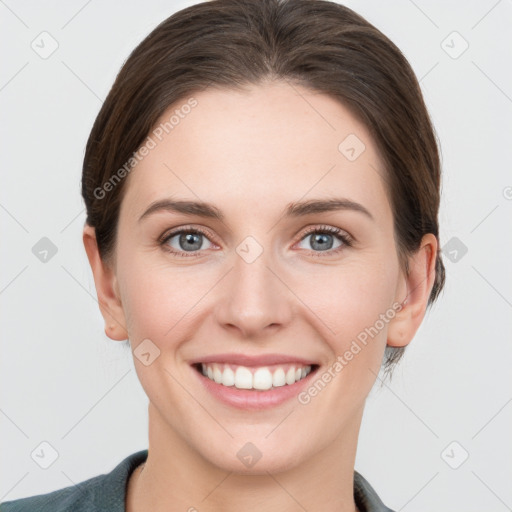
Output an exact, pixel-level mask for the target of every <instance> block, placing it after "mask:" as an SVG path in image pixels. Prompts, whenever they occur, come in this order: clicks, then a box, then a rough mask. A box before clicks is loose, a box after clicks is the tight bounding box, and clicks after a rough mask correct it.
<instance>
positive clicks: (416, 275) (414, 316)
mask: <svg viewBox="0 0 512 512" xmlns="http://www.w3.org/2000/svg"><path fill="white" fill-rule="evenodd" d="M437 245H438V244H437V239H436V237H435V236H434V235H433V234H432V233H428V234H426V235H424V236H423V238H422V240H421V245H420V248H419V249H418V250H417V251H416V252H415V253H414V254H413V255H412V256H411V257H409V258H408V265H409V272H408V275H407V276H405V275H404V276H403V277H402V282H401V284H400V286H399V287H398V293H399V295H398V296H397V297H396V300H397V302H400V303H402V308H401V309H400V310H399V311H398V312H397V314H396V315H395V317H394V318H393V319H392V320H391V321H390V322H389V327H388V342H387V344H388V346H390V347H404V346H406V345H408V344H409V343H410V342H411V341H412V339H413V337H414V335H415V334H416V331H417V330H418V329H419V326H420V325H421V322H422V321H423V318H424V317H425V312H426V310H427V304H428V298H429V296H430V292H431V291H432V287H433V286H434V280H435V275H436V255H437ZM404 297H405V299H404Z"/></svg>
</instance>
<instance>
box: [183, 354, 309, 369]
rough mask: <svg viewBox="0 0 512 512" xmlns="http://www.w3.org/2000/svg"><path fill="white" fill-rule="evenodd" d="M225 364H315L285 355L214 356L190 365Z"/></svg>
mask: <svg viewBox="0 0 512 512" xmlns="http://www.w3.org/2000/svg"><path fill="white" fill-rule="evenodd" d="M199 363H205V364H208V363H226V364H233V365H237V366H271V365H275V364H300V365H304V366H309V365H314V364H316V363H315V362H314V361H311V360H308V359H303V358H300V357H296V356H288V355H285V354H263V355H259V356H249V355H247V354H215V355H209V356H204V357H201V358H197V359H194V360H193V361H191V363H190V364H199Z"/></svg>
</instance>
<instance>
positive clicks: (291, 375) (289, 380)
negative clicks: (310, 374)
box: [208, 366, 295, 385]
mask: <svg viewBox="0 0 512 512" xmlns="http://www.w3.org/2000/svg"><path fill="white" fill-rule="evenodd" d="M208 377H210V375H209V374H208ZM294 382H295V368H294V367H293V366H292V367H291V368H290V369H289V370H288V371H287V372H286V384H288V385H289V384H293V383H294Z"/></svg>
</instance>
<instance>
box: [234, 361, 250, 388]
mask: <svg viewBox="0 0 512 512" xmlns="http://www.w3.org/2000/svg"><path fill="white" fill-rule="evenodd" d="M235 387H237V388H238V389H252V373H251V370H249V369H248V368H245V366H239V367H238V368H237V369H236V372H235Z"/></svg>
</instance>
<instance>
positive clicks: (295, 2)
mask: <svg viewBox="0 0 512 512" xmlns="http://www.w3.org/2000/svg"><path fill="white" fill-rule="evenodd" d="M266 80H286V81H290V82H293V83H294V84H299V85H302V86H304V87H308V88H309V89H311V90H314V91H318V92H321V93H325V94H328V95H330V96H332V97H334V98H336V99H338V100H339V101H340V102H341V103H343V104H344V105H345V106H346V107H347V108H350V110H351V112H352V113H353V114H354V115H355V116H356V117H357V118H358V119H359V120H360V121H361V122H363V123H364V124H365V126H366V127H367V128H368V129H369V131H370V133H371V134H372V137H373V139H374V141H375V143H376V144H377V147H378V150H379V152H380V154H381V157H382V158H383V160H384V163H385V166H386V169H387V175H386V176H385V177H384V179H385V181H386V184H387V190H388V194H389V197H390V202H391V205H392V210H393V216H394V229H395V238H396V243H397V250H398V254H399V257H400V262H401V265H402V268H403V269H404V271H405V272H407V271H408V268H407V262H406V257H407V255H410V254H412V253H413V252H414V251H416V250H417V249H418V248H419V245H420V241H421V239H422V236H423V235H424V234H426V233H432V234H434V235H435V236H436V237H437V238H438V240H439V233H438V231H439V228H438V221H437V215H438V210H439V195H440V179H441V176H440V161H439V153H438V147H437V143H436V136H435V132H434V129H433V127H432V124H431V121H430V118H429V114H428V112H427V108H426V106H425V103H424V100H423V97H422V94H421V90H420V87H419V84H418V81H417V79H416V77H415V75H414V72H413V70H412V69H411V66H410V65H409V63H408V62H407V60H406V58H405V57H404V55H403V54H402V53H401V52H400V50H399V49H398V48H397V47H396V46H395V45H394V44H393V43H392V42H391V41H390V40H389V39H388V38H387V37H386V36H385V35H384V34H382V33H381V32H380V31H379V30H378V29H377V28H375V27H374V26H373V25H371V24H370V23H368V22H367V21H366V20H365V19H364V18H362V17H361V16H359V15H358V14H356V13H355V12H353V11H352V10H351V9H349V8H347V7H344V6H342V5H339V4H337V3H333V2H329V1H324V0H211V1H208V2H203V3H199V4H196V5H193V6H191V7H188V8H186V9H183V10H181V11H179V12H177V13H175V14H173V15H172V16H170V17H169V18H167V19H166V20H164V21H163V22H162V23H160V24H159V25H158V26H157V27H156V28H155V29H154V30H153V31H152V32H151V33H150V34H149V35H148V36H147V37H146V38H145V39H144V40H143V41H142V42H141V43H140V44H139V45H138V46H137V47H136V48H135V50H133V52H132V53H131V55H130V56H129V58H128V59H127V60H126V62H125V64H124V65H123V67H122V69H121V70H120V72H119V74H118V75H117V78H116V80H115V82H114V84H113V86H112V89H111V90H110V92H109V94H108V96H107V98H106V100H105V102H104V104H103V106H102V108H101V110H100V112H99V114H98V116H97V118H96V121H95V123H94V126H93V128H92V130H91V133H90V136H89V139H88V141H87V147H86V151H85V157H84V162H83V174H82V196H83V198H84V201H85V205H86V208H87V220H86V223H87V224H89V225H90V226H92V227H94V228H95V231H96V237H97V242H98V248H99V251H100V254H101V256H102V259H103V260H104V261H106V262H108V261H110V260H111V258H112V256H113V253H114V249H115V244H116V230H117V223H118V217H119V210H120V204H121V201H122V198H123V190H124V185H125V182H126V180H124V179H118V180H117V181H118V182H116V183H115V184H114V186H112V187H108V193H105V191H106V190H107V188H106V187H104V184H106V183H107V182H109V180H111V181H110V182H111V183H112V178H113V177H114V174H115V173H116V172H119V170H120V169H121V168H123V166H124V168H125V169H126V167H125V164H126V162H127V161H129V160H130V157H132V155H133V154H134V153H135V152H136V151H137V149H138V148H139V147H140V145H141V144H142V143H143V142H144V139H145V138H146V137H147V136H148V134H149V133H150V131H151V130H152V128H153V127H154V125H155V123H156V121H157V120H158V119H159V118H160V116H161V115H162V114H163V113H164V112H165V111H166V110H167V109H168V108H169V107H170V106H171V105H172V104H174V103H176V102H177V101H180V100H182V99H183V98H185V97H187V96H190V95H191V94H193V93H194V92H197V91H201V90H204V89H206V88H207V87H208V86H214V87H224V88H240V87H243V86H245V85H250V84H258V83H262V82H263V81H266ZM340 142H341V141H340ZM123 175H124V173H123ZM117 177H118V178H119V174H118V176H117ZM98 191H101V193H99V192H98ZM444 279H445V270H444V266H443V262H442V260H441V255H440V251H439V249H438V254H437V259H436V276H435V282H434V286H433V289H432V292H431V295H430V297H429V302H428V303H429V305H431V304H432V302H433V301H434V300H435V299H436V298H437V296H438V294H439V292H440V290H441V289H442V287H443V284H444ZM403 352H404V348H401V347H400V348H393V347H386V354H385V363H384V366H385V370H386V371H387V372H389V370H390V369H392V367H393V366H394V365H395V364H396V363H397V362H398V361H399V359H400V358H401V357H402V355H403Z"/></svg>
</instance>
